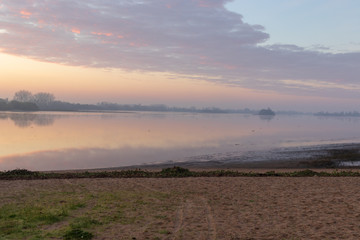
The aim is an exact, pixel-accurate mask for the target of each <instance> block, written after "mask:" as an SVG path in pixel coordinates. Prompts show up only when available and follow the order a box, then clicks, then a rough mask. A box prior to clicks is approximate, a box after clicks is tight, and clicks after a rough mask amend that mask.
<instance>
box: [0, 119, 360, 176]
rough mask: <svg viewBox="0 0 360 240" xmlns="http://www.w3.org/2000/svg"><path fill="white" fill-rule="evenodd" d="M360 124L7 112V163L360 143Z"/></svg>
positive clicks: (112, 163) (132, 161) (3, 157)
mask: <svg viewBox="0 0 360 240" xmlns="http://www.w3.org/2000/svg"><path fill="white" fill-rule="evenodd" d="M359 125H360V118H355V117H353V118H350V117H348V118H340V117H328V118H324V117H323V118H320V117H316V116H310V115H294V116H288V115H276V116H274V117H272V118H271V117H270V118H264V117H260V116H257V115H246V114H199V113H197V114H194V113H188V114H187V113H185V114H184V113H154V112H153V113H150V112H119V113H62V112H54V113H53V112H37V113H15V112H11V113H9V112H3V113H0V128H1V129H2V133H1V137H0V146H1V148H0V170H10V169H15V168H26V169H29V170H65V169H91V168H108V167H120V166H129V165H138V164H139V165H141V164H150V163H159V162H168V161H174V162H177V161H189V160H190V161H191V160H192V159H197V160H203V161H206V156H209V155H212V156H225V155H226V156H228V157H230V158H231V157H232V156H234V157H237V156H241V155H242V154H244V153H246V152H249V151H266V150H271V149H274V148H286V147H297V146H308V145H318V144H331V143H352V142H356V143H358V142H360V137H359V136H360V127H359ZM253 160H254V161H255V160H256V159H253Z"/></svg>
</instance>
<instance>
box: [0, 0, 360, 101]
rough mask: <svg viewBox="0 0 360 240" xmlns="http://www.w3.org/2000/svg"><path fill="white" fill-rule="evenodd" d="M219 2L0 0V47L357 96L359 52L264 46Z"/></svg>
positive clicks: (262, 38) (63, 59)
mask: <svg viewBox="0 0 360 240" xmlns="http://www.w3.org/2000/svg"><path fill="white" fill-rule="evenodd" d="M226 2H228V1H225V0H185V1H184V0H166V1H165V0H146V1H138V0H118V1H114V0H111V1H110V0H102V1H100V0H88V1H79V0H53V1H46V0H37V1H35V0H27V1H21V0H12V1H0V51H2V52H4V53H9V54H14V55H20V56H26V57H29V58H32V59H37V60H40V61H49V62H56V63H61V64H66V65H74V66H86V67H98V68H121V69H125V70H130V71H132V70H135V71H145V72H146V71H154V72H171V73H178V74H185V75H196V76H197V77H198V76H201V78H202V79H206V80H208V81H216V82H219V83H221V84H227V85H233V86H241V87H247V88H251V89H257V90H273V91H277V92H281V93H286V94H295V95H312V96H326V97H329V96H331V97H343V96H345V95H346V97H350V98H357V97H358V95H359V93H360V85H359V83H358V79H359V77H358V76H359V75H360V53H341V54H332V53H323V52H319V51H309V50H305V49H304V48H301V47H299V46H294V45H271V46H266V45H264V43H266V41H267V40H268V39H269V38H270V36H269V34H267V33H266V32H265V29H264V28H263V27H262V26H261V25H250V24H247V23H245V22H244V21H243V20H242V16H241V15H239V14H236V13H233V12H230V11H228V10H226V9H225V7H224V5H225V3H226ZM294 27H295V26H294ZM259 44H261V45H259Z"/></svg>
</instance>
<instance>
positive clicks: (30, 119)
mask: <svg viewBox="0 0 360 240" xmlns="http://www.w3.org/2000/svg"><path fill="white" fill-rule="evenodd" d="M60 117H61V116H60V115H54V114H39V113H0V120H7V119H10V120H12V121H13V122H14V124H15V126H17V127H20V128H27V127H30V126H32V125H36V126H51V125H53V124H54V121H55V119H56V118H60Z"/></svg>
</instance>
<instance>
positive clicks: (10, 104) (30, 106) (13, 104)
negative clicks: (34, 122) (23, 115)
mask: <svg viewBox="0 0 360 240" xmlns="http://www.w3.org/2000/svg"><path fill="white" fill-rule="evenodd" d="M38 110H39V107H38V106H37V105H36V104H35V103H32V102H19V101H15V100H13V101H7V100H4V99H0V111H38Z"/></svg>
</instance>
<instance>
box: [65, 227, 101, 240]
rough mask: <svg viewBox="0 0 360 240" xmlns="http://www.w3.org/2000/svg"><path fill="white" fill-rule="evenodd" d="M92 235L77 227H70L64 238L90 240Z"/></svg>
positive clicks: (67, 239) (68, 239)
mask: <svg viewBox="0 0 360 240" xmlns="http://www.w3.org/2000/svg"><path fill="white" fill-rule="evenodd" d="M93 237H94V235H93V234H92V233H90V232H86V231H83V230H81V229H78V228H74V229H71V230H69V231H67V232H66V233H65V234H64V239H65V240H73V239H83V240H90V239H92V238H93Z"/></svg>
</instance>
